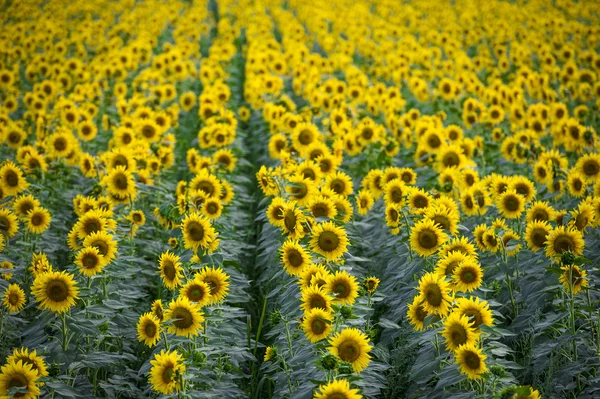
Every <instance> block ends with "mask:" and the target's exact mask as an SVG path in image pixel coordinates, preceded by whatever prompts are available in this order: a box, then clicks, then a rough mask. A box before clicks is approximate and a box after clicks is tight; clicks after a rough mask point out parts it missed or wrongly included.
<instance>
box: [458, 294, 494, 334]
mask: <svg viewBox="0 0 600 399" xmlns="http://www.w3.org/2000/svg"><path fill="white" fill-rule="evenodd" d="M455 312H457V313H459V314H461V315H463V316H467V317H468V318H469V320H471V321H472V322H473V327H475V328H479V326H480V325H482V324H484V325H486V326H492V325H493V324H494V318H493V316H492V311H491V310H490V307H489V304H488V303H487V301H485V300H480V299H479V298H478V297H469V298H457V299H456V310H455Z"/></svg>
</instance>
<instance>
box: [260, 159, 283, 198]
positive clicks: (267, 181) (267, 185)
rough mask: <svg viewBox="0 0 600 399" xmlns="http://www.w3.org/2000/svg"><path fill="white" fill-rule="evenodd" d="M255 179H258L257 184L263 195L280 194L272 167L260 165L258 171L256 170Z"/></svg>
mask: <svg viewBox="0 0 600 399" xmlns="http://www.w3.org/2000/svg"><path fill="white" fill-rule="evenodd" d="M256 180H257V181H258V185H259V187H260V189H261V190H262V191H263V193H264V194H265V195H267V196H271V195H279V194H280V193H279V186H278V185H277V181H276V180H275V177H274V173H273V169H272V168H268V169H267V167H266V166H265V165H263V166H261V168H260V169H259V170H258V172H256Z"/></svg>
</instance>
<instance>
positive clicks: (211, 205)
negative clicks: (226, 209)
mask: <svg viewBox="0 0 600 399" xmlns="http://www.w3.org/2000/svg"><path fill="white" fill-rule="evenodd" d="M222 211H223V205H222V204H221V201H220V200H219V199H218V198H208V199H207V200H206V201H204V203H203V204H202V208H200V212H202V214H203V215H205V216H206V217H207V218H209V219H211V220H214V219H217V218H219V217H220V216H221V212H222Z"/></svg>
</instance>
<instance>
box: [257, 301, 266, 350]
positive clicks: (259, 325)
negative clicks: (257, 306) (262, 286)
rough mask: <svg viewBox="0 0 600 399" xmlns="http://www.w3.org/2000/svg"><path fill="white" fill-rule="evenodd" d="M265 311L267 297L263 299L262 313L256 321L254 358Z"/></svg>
mask: <svg viewBox="0 0 600 399" xmlns="http://www.w3.org/2000/svg"><path fill="white" fill-rule="evenodd" d="M266 311H267V297H266V296H265V298H264V299H263V306H262V311H261V313H260V319H259V321H258V329H257V330H256V341H254V356H256V349H257V348H258V340H259V339H260V333H261V332H262V326H263V322H264V320H265V313H266Z"/></svg>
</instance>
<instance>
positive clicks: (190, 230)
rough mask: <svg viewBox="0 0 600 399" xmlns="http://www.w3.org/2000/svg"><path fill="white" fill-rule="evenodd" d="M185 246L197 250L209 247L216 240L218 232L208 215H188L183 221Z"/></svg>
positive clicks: (182, 229)
mask: <svg viewBox="0 0 600 399" xmlns="http://www.w3.org/2000/svg"><path fill="white" fill-rule="evenodd" d="M181 231H182V232H183V244H184V246H185V248H187V249H191V250H194V251H197V250H198V248H202V249H207V248H208V247H209V246H210V244H211V243H212V242H213V241H214V240H215V238H216V237H215V236H216V232H215V230H214V229H213V227H212V225H211V224H210V220H208V218H206V216H203V215H200V214H198V213H191V214H189V215H187V216H186V217H185V218H184V219H183V221H182V223H181Z"/></svg>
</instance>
